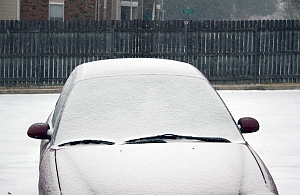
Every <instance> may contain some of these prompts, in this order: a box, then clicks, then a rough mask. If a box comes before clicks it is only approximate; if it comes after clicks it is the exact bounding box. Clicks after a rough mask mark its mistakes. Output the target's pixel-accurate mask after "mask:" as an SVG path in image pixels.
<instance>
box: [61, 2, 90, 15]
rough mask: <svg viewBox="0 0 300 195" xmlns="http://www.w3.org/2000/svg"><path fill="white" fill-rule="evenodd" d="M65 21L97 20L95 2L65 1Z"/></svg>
mask: <svg viewBox="0 0 300 195" xmlns="http://www.w3.org/2000/svg"><path fill="white" fill-rule="evenodd" d="M64 17H65V20H95V0H65V16H64Z"/></svg>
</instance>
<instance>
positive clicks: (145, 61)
mask: <svg viewBox="0 0 300 195" xmlns="http://www.w3.org/2000/svg"><path fill="white" fill-rule="evenodd" d="M75 71H76V78H75V80H77V81H79V80H83V79H90V78H95V77H104V76H116V75H134V74H165V75H181V76H191V77H199V78H202V79H205V80H207V79H206V77H205V76H204V75H203V74H202V73H201V72H200V71H198V70H197V69H196V68H195V67H194V66H192V65H190V64H187V63H184V62H178V61H174V60H166V59H154V58H123V59H109V60H100V61H94V62H88V63H85V64H82V65H80V66H78V67H77V68H76V69H75ZM75 82H76V81H75Z"/></svg>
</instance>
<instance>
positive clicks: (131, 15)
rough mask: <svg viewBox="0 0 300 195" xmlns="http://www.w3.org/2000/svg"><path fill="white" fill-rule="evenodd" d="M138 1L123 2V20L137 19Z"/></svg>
mask: <svg viewBox="0 0 300 195" xmlns="http://www.w3.org/2000/svg"><path fill="white" fill-rule="evenodd" d="M137 8H138V0H127V1H121V20H134V19H137Z"/></svg>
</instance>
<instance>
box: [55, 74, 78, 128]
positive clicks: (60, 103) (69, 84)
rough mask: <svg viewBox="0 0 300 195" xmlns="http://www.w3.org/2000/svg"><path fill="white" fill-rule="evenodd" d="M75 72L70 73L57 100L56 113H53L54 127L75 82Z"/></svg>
mask: <svg viewBox="0 0 300 195" xmlns="http://www.w3.org/2000/svg"><path fill="white" fill-rule="evenodd" d="M74 74H75V73H74V72H73V73H71V74H70V76H69V78H68V80H67V81H66V83H65V85H64V87H63V89H62V92H61V94H60V96H59V98H58V100H57V102H56V105H55V109H54V113H53V118H52V126H53V127H54V126H55V124H56V121H57V118H58V115H59V113H60V112H61V110H62V108H63V105H64V102H65V100H66V98H67V96H68V94H69V92H70V90H71V88H72V86H73V82H74Z"/></svg>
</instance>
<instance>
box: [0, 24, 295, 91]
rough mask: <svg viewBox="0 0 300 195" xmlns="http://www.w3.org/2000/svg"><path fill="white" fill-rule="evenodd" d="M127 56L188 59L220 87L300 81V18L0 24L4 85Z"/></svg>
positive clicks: (52, 78)
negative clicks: (222, 85) (233, 84)
mask: <svg viewBox="0 0 300 195" xmlns="http://www.w3.org/2000/svg"><path fill="white" fill-rule="evenodd" d="M127 57H130V58H131V57H134V58H140V57H149V58H164V59H172V60H177V61H184V62H188V63H190V64H192V65H194V66H195V67H197V68H198V69H199V70H200V71H202V72H203V74H204V75H205V76H206V77H207V78H208V79H209V80H210V81H211V82H212V83H215V84H228V83H238V84H241V83H283V82H300V21H298V20H279V21H278V20H274V21H273V20H272V21H188V23H187V22H185V21H165V22H162V21H143V20H134V21H113V22H111V23H107V22H106V21H0V86H29V85H38V86H39V85H41V86H45V85H62V84H64V82H65V80H66V78H67V77H68V75H69V74H70V73H71V71H72V70H73V69H74V68H75V67H76V66H77V65H79V64H82V63H85V62H89V61H95V60H102V59H110V58H127Z"/></svg>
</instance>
